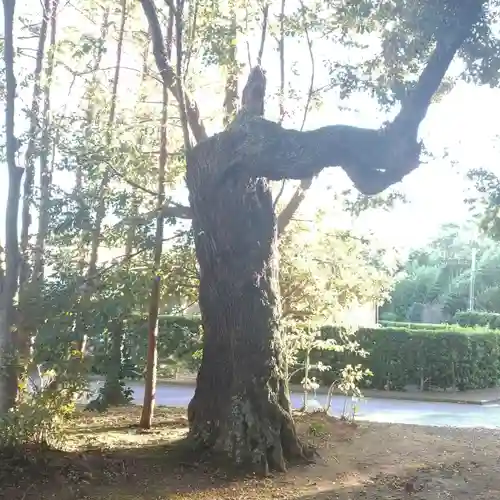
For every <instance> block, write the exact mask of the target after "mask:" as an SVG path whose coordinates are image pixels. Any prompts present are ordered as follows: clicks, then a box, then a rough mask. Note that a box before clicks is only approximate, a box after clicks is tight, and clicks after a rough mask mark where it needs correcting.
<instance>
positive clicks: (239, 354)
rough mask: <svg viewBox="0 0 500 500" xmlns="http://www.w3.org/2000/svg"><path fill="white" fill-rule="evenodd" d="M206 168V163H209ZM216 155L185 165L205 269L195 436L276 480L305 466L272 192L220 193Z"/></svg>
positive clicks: (232, 189) (252, 185)
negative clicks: (287, 356)
mask: <svg viewBox="0 0 500 500" xmlns="http://www.w3.org/2000/svg"><path fill="white" fill-rule="evenodd" d="M207 158H208V159H207ZM216 162H217V155H215V154H213V153H212V154H211V155H210V156H208V157H205V156H204V155H203V156H199V157H196V158H195V159H193V161H192V162H191V163H189V164H188V174H187V182H188V187H189V190H190V193H191V195H190V201H191V207H192V209H193V228H194V230H195V233H196V254H197V258H198V263H199V266H200V297H199V303H200V309H201V314H202V319H203V326H204V351H203V361H202V365H201V369H200V372H199V374H198V380H197V387H196V392H195V396H194V398H193V400H192V401H191V403H190V405H189V422H190V427H191V434H192V436H193V437H194V438H195V439H196V441H197V442H198V443H200V444H202V445H204V446H207V447H210V448H214V449H216V450H220V451H224V452H226V453H229V454H230V455H231V456H232V457H233V458H234V459H235V461H236V462H239V463H255V464H260V465H262V466H263V468H264V470H266V469H267V468H268V467H271V468H276V469H279V470H283V469H285V463H284V460H286V459H293V458H300V457H303V456H304V450H303V447H302V445H301V444H300V442H299V440H298V439H297V436H296V434H295V428H294V425H293V421H292V415H291V408H290V401H289V399H288V391H287V388H286V384H287V382H286V380H285V377H284V370H283V368H284V367H283V359H282V356H281V338H280V332H279V316H280V310H279V283H278V255H277V232H276V220H275V217H274V212H273V203H272V197H271V192H270V189H269V185H268V182H267V181H266V180H265V179H263V178H259V179H252V180H248V179H240V180H238V181H237V182H234V183H232V185H231V186H227V188H226V189H225V190H224V195H223V196H220V195H219V194H218V190H216V189H213V180H214V177H216V176H215V175H214V174H215V172H216V171H217V170H218V167H219V165H218V164H217V163H216Z"/></svg>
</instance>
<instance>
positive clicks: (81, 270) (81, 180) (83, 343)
mask: <svg viewBox="0 0 500 500" xmlns="http://www.w3.org/2000/svg"><path fill="white" fill-rule="evenodd" d="M109 15H110V8H109V7H107V8H106V10H105V11H104V15H103V18H102V23H101V29H100V39H99V43H98V44H97V49H96V51H95V59H94V64H93V65H92V79H91V82H90V85H89V87H88V88H87V92H86V97H87V109H86V112H85V118H86V131H85V137H86V138H90V134H91V133H92V125H93V123H94V120H95V102H94V97H93V94H94V92H95V91H96V89H97V87H98V81H99V77H98V75H99V69H100V67H101V63H102V58H103V56H104V50H105V47H106V44H105V41H106V37H107V36H108V31H109ZM75 177H76V179H75V180H76V182H75V189H74V195H75V198H76V199H77V200H78V202H79V203H80V205H81V206H82V209H83V207H84V205H85V195H84V186H85V173H84V172H83V170H82V165H81V164H80V163H78V164H77V167H76V173H75ZM88 231H89V228H87V227H82V228H81V231H80V237H79V240H78V243H77V254H78V263H77V269H78V276H80V277H81V279H82V281H83V280H85V265H86V253H87V248H86V247H87V243H86V241H87V235H88ZM86 299H87V297H86V295H85V294H83V296H82V298H81V301H82V302H84V301H85V300H86ZM75 332H76V335H77V338H78V351H79V352H80V355H81V356H82V357H83V356H84V354H85V352H86V349H87V333H86V326H85V321H84V318H83V316H82V314H81V313H80V314H79V315H78V316H77V317H76V319H75Z"/></svg>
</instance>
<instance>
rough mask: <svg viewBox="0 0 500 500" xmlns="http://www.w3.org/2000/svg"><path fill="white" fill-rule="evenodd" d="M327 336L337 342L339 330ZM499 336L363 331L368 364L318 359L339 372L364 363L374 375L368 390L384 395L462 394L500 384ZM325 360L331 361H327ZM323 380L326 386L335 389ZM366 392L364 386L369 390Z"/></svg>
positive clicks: (460, 331)
mask: <svg viewBox="0 0 500 500" xmlns="http://www.w3.org/2000/svg"><path fill="white" fill-rule="evenodd" d="M323 330H324V335H328V336H337V335H339V333H338V330H337V329H335V328H333V327H324V329H323ZM499 335H500V332H496V331H476V330H471V329H468V330H467V329H462V328H458V329H456V330H451V329H443V330H423V329H420V330H417V329H404V328H378V329H370V328H362V329H360V330H359V331H358V332H357V334H356V340H357V341H358V342H359V344H360V347H361V348H362V349H365V350H366V351H368V352H369V356H368V357H367V358H365V359H359V358H358V359H356V358H354V359H352V355H351V354H348V355H347V359H346V356H338V355H336V354H335V353H332V354H330V353H320V354H319V356H320V357H321V360H322V362H324V363H325V364H329V365H331V366H332V372H338V371H339V370H341V369H342V367H343V366H345V365H346V364H347V363H350V364H353V365H354V364H357V363H361V364H363V366H364V367H366V368H368V369H369V370H371V371H372V372H373V377H371V378H370V379H369V381H368V382H369V384H370V387H372V388H375V389H380V390H405V387H406V386H417V387H419V388H420V389H421V390H429V389H432V388H439V389H450V388H456V389H458V390H461V391H464V390H469V389H484V388H488V387H495V386H497V385H498V383H499V381H500V348H499ZM325 354H326V355H328V354H330V356H329V359H325ZM331 381H332V379H331V374H330V373H328V372H325V373H324V374H323V383H325V384H329V383H331ZM365 387H366V385H365Z"/></svg>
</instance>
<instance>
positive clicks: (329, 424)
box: [0, 407, 500, 500]
mask: <svg viewBox="0 0 500 500" xmlns="http://www.w3.org/2000/svg"><path fill="white" fill-rule="evenodd" d="M138 418H139V409H138V408H136V407H128V408H123V409H120V410H114V411H112V412H110V413H108V414H104V415H96V414H89V413H83V414H80V415H78V417H77V418H75V420H74V421H72V422H71V424H70V425H69V426H68V429H67V431H66V432H65V435H64V441H63V443H62V445H63V448H64V451H45V452H43V453H39V452H37V453H34V452H30V451H29V450H28V452H27V456H26V457H24V458H23V459H18V458H16V459H13V458H12V457H5V456H4V457H2V456H0V498H2V499H6V500H11V499H12V500H33V499H40V500H42V499H43V500H45V499H49V498H57V499H58V500H66V499H67V500H70V499H71V500H73V499H93V500H167V499H168V500H181V499H182V500H216V499H221V500H243V499H245V500H246V499H248V500H271V499H276V500H280V499H301V500H312V499H318V500H334V499H339V500H358V499H367V500H378V499H384V500H390V499H405V498H411V499H415V500H421V499H432V500H441V499H443V500H444V499H454V500H471V499H484V500H486V499H491V500H493V499H494V500H498V499H500V474H499V472H500V465H499V464H500V454H499V452H498V450H499V441H500V432H495V431H491V430H475V431H472V430H463V429H461V430H457V429H443V428H428V427H416V426H404V425H385V424H364V423H363V424H358V425H356V424H350V423H346V422H342V421H338V420H334V419H331V418H329V417H325V416H323V415H312V416H305V415H297V424H298V427H299V432H300V433H301V434H302V436H303V437H304V439H307V440H309V441H312V442H313V443H314V444H316V445H317V449H318V451H319V453H320V458H319V459H318V461H317V463H316V464H314V465H309V466H301V467H295V468H291V469H290V470H289V472H288V473H287V474H277V475H275V476H273V477H269V478H266V479H259V478H257V477H253V476H246V477H241V476H239V477H238V476H234V475H233V476H231V475H228V474H227V472H224V471H223V470H222V469H217V468H216V467H214V466H213V465H208V464H205V463H203V462H199V463H197V462H196V460H195V461H194V462H193V461H192V460H191V461H189V462H182V461H181V459H180V455H179V454H176V453H178V452H176V451H174V449H172V448H171V446H172V443H173V442H175V441H176V440H180V439H182V438H183V437H184V436H185V433H186V424H187V421H186V418H185V415H184V412H182V411H181V410H172V409H165V408H160V409H158V410H157V414H156V419H155V421H156V423H155V427H154V428H153V429H152V430H151V431H149V432H139V431H138V429H137V427H135V424H136V423H137V421H138Z"/></svg>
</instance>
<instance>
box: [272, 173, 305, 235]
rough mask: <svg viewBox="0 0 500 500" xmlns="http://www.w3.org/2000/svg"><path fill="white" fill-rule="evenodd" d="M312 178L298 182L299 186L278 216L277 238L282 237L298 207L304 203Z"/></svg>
mask: <svg viewBox="0 0 500 500" xmlns="http://www.w3.org/2000/svg"><path fill="white" fill-rule="evenodd" d="M312 181H313V179H312V177H310V178H309V179H303V180H302V181H301V182H300V186H299V187H298V188H297V189H296V190H295V192H294V193H293V195H292V197H291V198H290V201H289V202H288V204H287V205H286V207H285V208H283V210H282V211H281V212H280V214H279V215H278V236H280V235H282V234H283V233H284V232H285V230H286V228H287V227H288V224H290V222H291V221H292V217H293V216H294V215H295V212H296V211H297V210H298V208H299V207H300V204H301V203H302V202H303V201H304V199H305V197H306V194H307V191H308V189H309V188H310V187H311V185H312Z"/></svg>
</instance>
